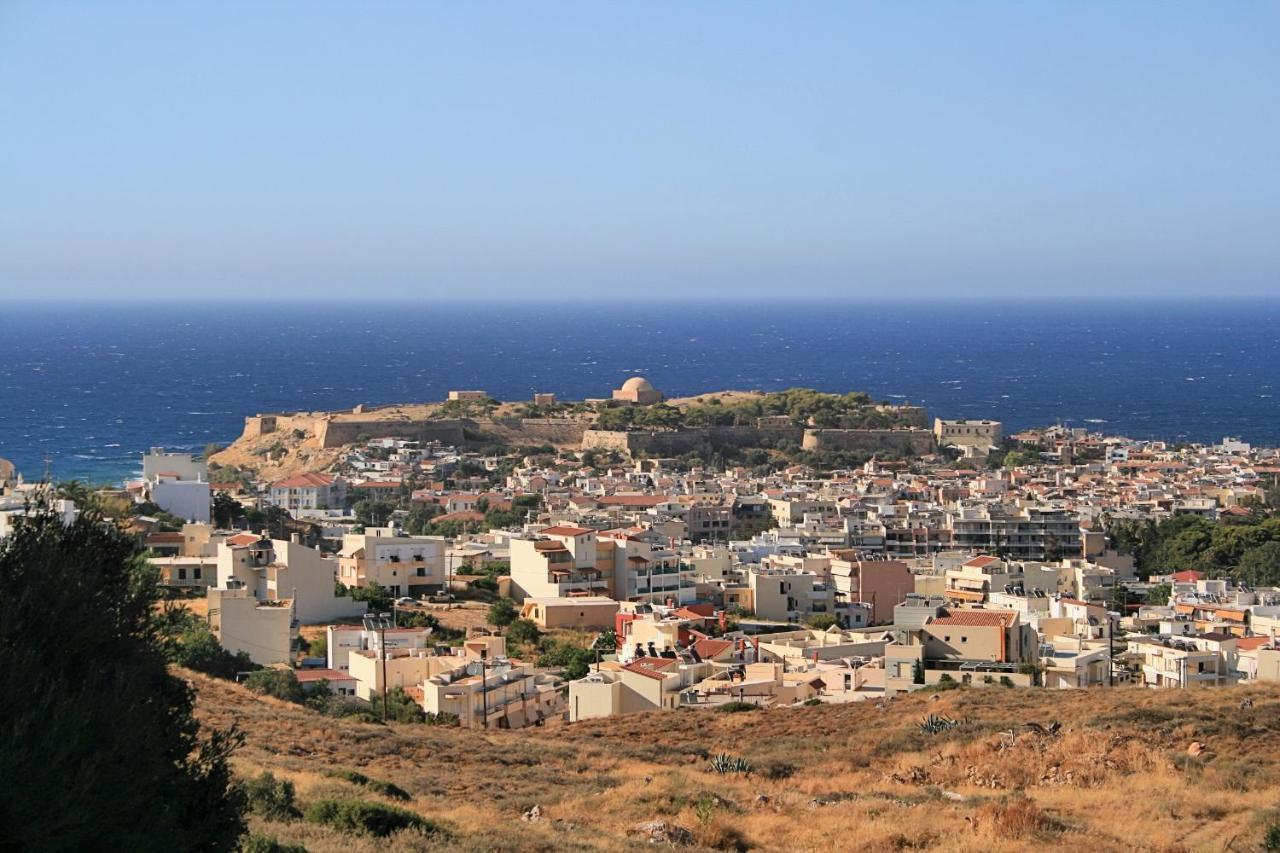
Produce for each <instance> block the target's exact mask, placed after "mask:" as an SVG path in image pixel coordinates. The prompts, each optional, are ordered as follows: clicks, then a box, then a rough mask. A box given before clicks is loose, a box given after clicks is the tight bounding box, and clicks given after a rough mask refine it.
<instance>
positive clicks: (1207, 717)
mask: <svg viewBox="0 0 1280 853" xmlns="http://www.w3.org/2000/svg"><path fill="white" fill-rule="evenodd" d="M186 675H187V677H188V678H190V679H191V680H192V681H193V683H195V684H196V686H197V688H198V690H199V694H200V702H199V713H200V715H201V718H202V720H203V721H205V722H206V723H208V724H212V725H217V726H226V725H229V724H231V723H233V722H235V723H238V724H239V725H240V726H241V728H242V729H243V730H244V732H245V733H246V735H247V741H246V744H245V746H244V747H242V748H241V749H240V751H239V752H238V753H237V756H236V759H235V763H236V769H237V771H238V773H240V774H241V775H243V776H253V775H255V774H258V773H260V772H261V771H264V770H268V771H271V772H272V773H274V774H276V776H278V777H281V778H287V779H289V780H291V781H292V782H293V783H294V785H295V787H296V790H297V797H298V800H299V802H300V803H301V804H303V805H306V803H307V802H309V801H314V800H317V799H328V798H337V799H345V798H360V799H365V800H379V799H383V798H381V797H380V796H379V795H377V794H373V793H370V789H369V788H368V787H367V786H366V787H362V786H359V785H353V784H352V783H350V782H347V781H342V780H341V779H337V778H334V777H333V776H331V775H328V774H332V773H333V772H334V771H343V770H356V771H358V772H359V773H361V774H364V775H365V776H367V777H369V778H370V779H373V780H376V781H381V782H391V783H394V784H395V785H398V786H399V787H401V788H403V789H404V791H405V792H406V793H407V796H408V800H407V801H406V802H396V801H393V800H386V802H388V803H389V804H396V805H401V806H404V807H408V808H411V809H412V810H414V811H416V812H418V813H420V814H421V815H423V816H424V817H426V818H429V819H430V820H432V821H433V822H435V823H436V824H438V825H439V826H440V827H441V828H442V831H441V832H439V833H436V834H435V835H433V836H425V835H423V834H421V833H416V832H412V831H404V832H401V833H399V834H396V835H392V836H391V838H390V839H389V840H388V839H375V838H372V837H369V836H362V835H359V834H347V833H343V832H338V831H336V830H333V829H329V828H325V827H321V826H318V825H316V824H313V823H309V822H307V821H305V820H301V819H298V820H289V821H267V820H263V819H261V818H257V817H255V818H254V819H253V824H254V829H255V831H256V832H259V833H262V834H266V835H271V836H275V837H276V838H278V839H279V840H280V841H281V842H282V843H286V842H287V843H293V844H301V845H304V846H305V847H306V848H307V849H308V850H311V851H315V853H320V851H364V850H375V849H378V850H382V849H391V850H420V849H449V850H616V849H628V848H636V849H639V848H641V847H647V846H649V842H648V840H647V838H646V836H645V834H644V833H643V832H641V831H640V830H639V828H640V827H641V826H643V825H645V824H649V825H650V829H649V831H650V832H651V831H652V825H653V823H654V822H664V823H665V824H666V826H665V827H664V829H666V830H667V831H668V832H669V833H670V834H673V835H674V836H675V837H676V838H677V840H678V841H679V842H681V843H682V844H683V845H684V846H686V847H687V849H699V848H706V849H759V850H831V849H868V850H901V849H937V850H982V851H993V850H995V851H998V850H1023V849H1028V848H1038V849H1068V848H1070V849H1089V850H1167V851H1175V850H1188V851H1193V850H1237V851H1243V850H1257V849H1260V844H1261V843H1262V839H1263V836H1264V833H1265V832H1266V830H1267V828H1268V827H1269V826H1270V825H1272V824H1274V823H1276V822H1277V821H1280V690H1276V689H1268V688H1259V687H1253V688H1220V689H1216V690H1212V689H1205V690H1195V691H1167V692H1151V691H1141V690H1137V689H1126V690H1116V691H1112V692H1106V691H1089V692H1084V691H1079V692H1073V691H1058V692H1049V691H1035V690H1005V689H995V688H986V689H974V690H953V691H948V692H944V693H939V694H915V695H912V696H908V697H899V698H896V699H893V700H891V701H889V702H887V703H883V704H881V703H876V702H867V703H858V704H849V705H829V706H820V707H811V708H787V709H773V710H760V711H754V712H749V713H735V714H724V713H717V712H706V711H677V712H669V713H657V714H651V715H638V716H632V717H625V718H618V719H612V720H602V721H595V722H588V723H580V724H577V725H574V726H568V725H559V726H556V727H554V728H548V729H540V730H528V731H517V732H490V733H475V732H467V731H460V730H457V729H447V728H437V727H429V726H413V725H391V726H381V725H373V724H367V723H357V722H351V721H346V720H335V719H330V718H327V717H322V716H319V715H317V714H315V713H313V712H311V711H308V710H306V709H305V708H301V707H299V706H296V705H290V704H288V703H284V702H280V701H277V700H273V699H268V698H262V697H259V696H255V695H253V694H251V693H249V692H247V691H245V690H244V689H242V688H240V687H237V686H234V685H230V684H228V683H226V682H219V681H215V680H212V679H208V678H205V677H203V676H199V675H196V674H191V673H186ZM934 697H936V698H934ZM1246 698H1247V699H1250V700H1252V706H1251V707H1243V708H1242V707H1241V703H1242V700H1244V699H1246ZM1245 704H1246V705H1247V704H1248V703H1245ZM930 714H934V715H938V716H939V717H946V718H949V719H954V720H957V721H959V725H958V726H955V727H954V728H951V729H949V730H947V731H943V732H941V733H938V734H932V735H931V734H927V733H925V732H924V731H922V730H921V727H920V723H921V721H922V719H923V718H925V717H926V716H927V715H930ZM1054 721H1057V722H1058V723H1059V724H1060V726H1061V728H1060V731H1059V733H1058V734H1056V735H1052V734H1047V733H1040V732H1037V731H1036V730H1035V726H1034V725H1029V724H1035V725H1039V726H1042V727H1045V728H1048V727H1049V726H1050V725H1051V724H1052V723H1053V722H1054ZM1193 745H1198V746H1193ZM718 753H728V754H730V755H732V756H734V757H742V758H745V759H746V760H747V761H748V762H749V763H750V765H751V769H750V772H745V773H743V772H728V773H718V772H715V771H714V770H713V769H712V768H711V761H710V760H709V759H710V758H711V757H713V756H715V755H716V754H718ZM534 806H537V807H538V809H537V811H536V813H535V815H534V817H535V819H533V820H528V819H525V816H526V815H528V813H529V812H530V810H531V809H533V807H534ZM686 833H687V834H686Z"/></svg>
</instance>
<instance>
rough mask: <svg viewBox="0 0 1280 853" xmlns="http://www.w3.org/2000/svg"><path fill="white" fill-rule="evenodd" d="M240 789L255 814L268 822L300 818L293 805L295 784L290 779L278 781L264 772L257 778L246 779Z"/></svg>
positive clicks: (270, 774) (250, 809)
mask: <svg viewBox="0 0 1280 853" xmlns="http://www.w3.org/2000/svg"><path fill="white" fill-rule="evenodd" d="M239 787H240V791H241V793H242V794H243V795H244V799H245V804H246V805H247V806H248V807H249V811H250V812H252V813H253V814H256V815H259V816H261V817H265V818H266V819H268V820H290V819H291V818H295V817H297V816H298V809H297V807H296V806H294V804H293V783H292V782H290V781H289V780H288V779H277V778H276V777H275V775H274V774H272V773H269V772H264V773H262V774H261V775H259V776H257V777H256V778H253V779H245V780H244V781H242V782H240V785H239Z"/></svg>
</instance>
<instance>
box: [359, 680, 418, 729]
mask: <svg viewBox="0 0 1280 853" xmlns="http://www.w3.org/2000/svg"><path fill="white" fill-rule="evenodd" d="M370 701H371V702H372V705H373V713H375V714H377V715H379V716H381V715H382V697H381V696H380V695H379V694H377V693H371V694H370ZM386 717H387V719H388V720H392V721H394V722H397V723H425V722H426V721H427V714H426V712H425V711H423V710H422V706H421V705H419V704H418V703H417V702H415V701H413V699H411V698H410V697H409V694H408V693H405V692H404V688H403V687H392V688H391V689H390V690H388V691H387V714H386Z"/></svg>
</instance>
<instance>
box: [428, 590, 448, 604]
mask: <svg viewBox="0 0 1280 853" xmlns="http://www.w3.org/2000/svg"><path fill="white" fill-rule="evenodd" d="M427 601H429V602H431V603H432V604H448V603H449V602H451V601H453V593H451V592H437V593H436V594H435V595H429V596H427Z"/></svg>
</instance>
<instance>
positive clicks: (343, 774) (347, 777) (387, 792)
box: [324, 770, 412, 802]
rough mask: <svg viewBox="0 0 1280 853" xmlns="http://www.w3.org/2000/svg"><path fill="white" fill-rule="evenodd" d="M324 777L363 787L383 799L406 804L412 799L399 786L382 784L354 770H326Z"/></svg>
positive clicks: (387, 783)
mask: <svg viewBox="0 0 1280 853" xmlns="http://www.w3.org/2000/svg"><path fill="white" fill-rule="evenodd" d="M324 775H326V776H329V777H330V778H333V779H342V780H343V781H345V782H350V783H351V784H352V785H360V786H363V787H365V788H368V789H369V790H370V791H373V792H375V793H378V794H382V795H383V796H384V797H390V798H391V799H393V800H404V801H406V802H407V801H408V800H410V799H412V797H410V796H409V792H408V791H406V790H405V789H404V788H401V787H400V786H399V785H394V784H392V783H391V782H382V781H379V780H378V779H370V778H369V777H368V776H366V775H364V774H363V773H360V772H358V771H355V770H326V771H325V774H324Z"/></svg>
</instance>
